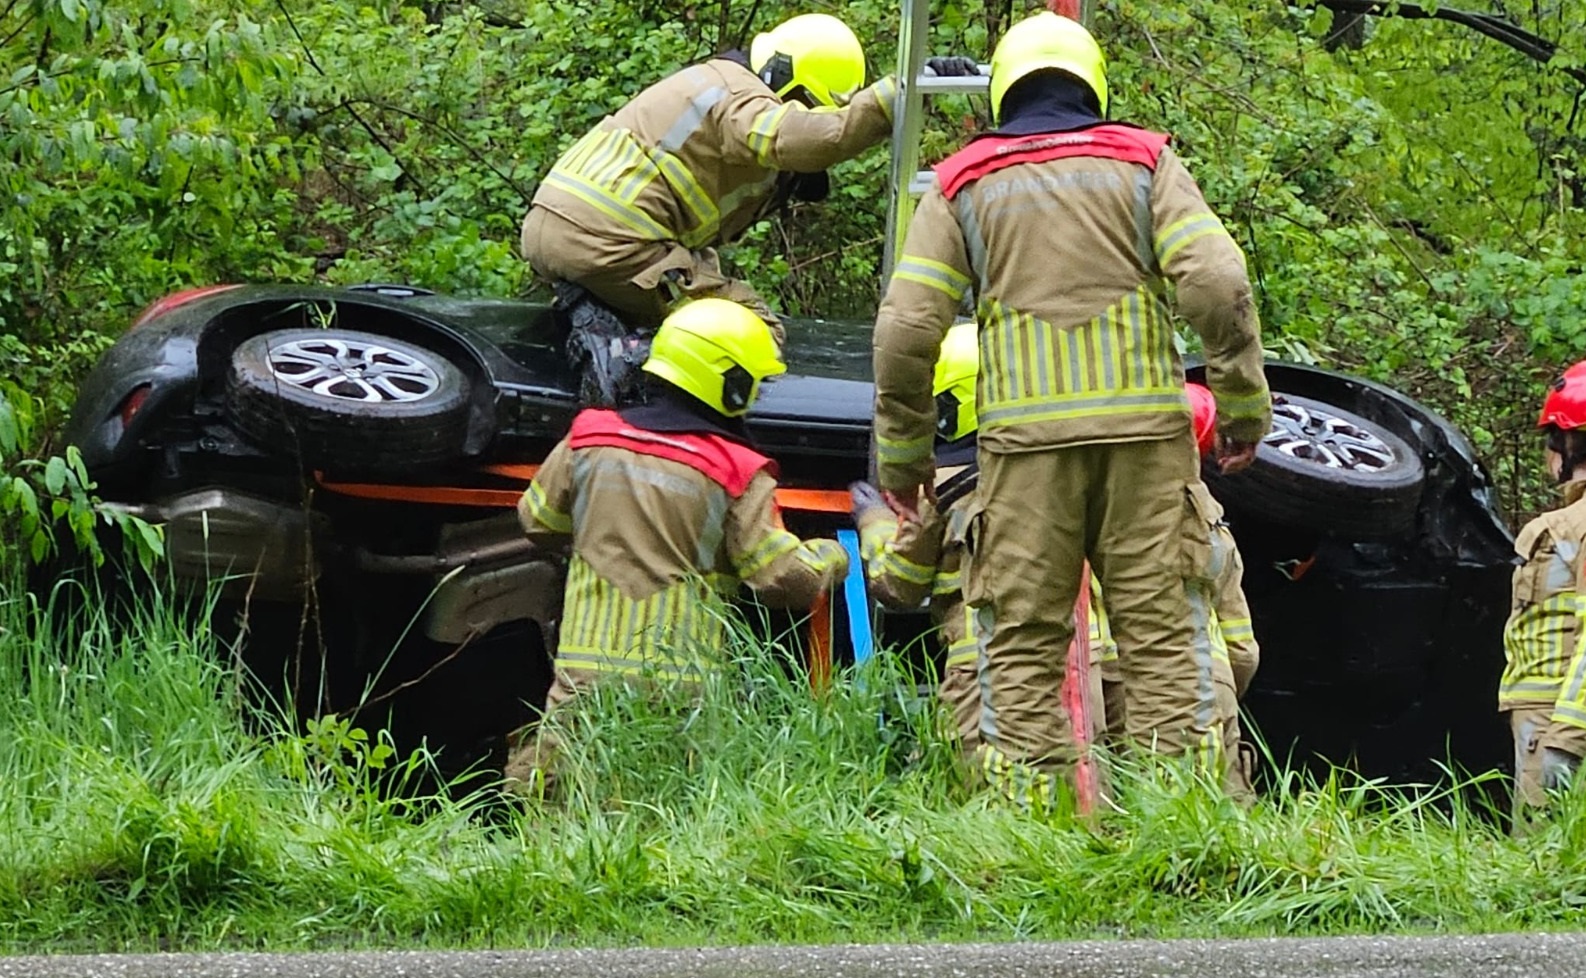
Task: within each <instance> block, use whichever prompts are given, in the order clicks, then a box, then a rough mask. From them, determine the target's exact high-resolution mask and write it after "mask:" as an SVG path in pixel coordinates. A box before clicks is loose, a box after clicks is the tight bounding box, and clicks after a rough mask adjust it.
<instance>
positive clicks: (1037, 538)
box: [875, 12, 1271, 802]
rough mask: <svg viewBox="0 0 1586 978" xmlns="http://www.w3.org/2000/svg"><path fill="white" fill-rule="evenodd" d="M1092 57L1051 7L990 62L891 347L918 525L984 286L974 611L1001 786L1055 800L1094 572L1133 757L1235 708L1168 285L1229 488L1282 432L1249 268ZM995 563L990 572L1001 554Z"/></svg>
mask: <svg viewBox="0 0 1586 978" xmlns="http://www.w3.org/2000/svg"><path fill="white" fill-rule="evenodd" d="M1106 102H1107V81H1106V75H1105V71H1104V65H1103V58H1102V54H1101V51H1100V49H1099V48H1098V47H1097V45H1096V42H1095V40H1094V39H1093V38H1092V37H1091V36H1090V34H1089V32H1087V31H1086V30H1085V29H1084V28H1083V27H1081V26H1080V25H1079V24H1077V23H1075V22H1074V21H1072V20H1068V19H1067V18H1063V17H1059V16H1057V15H1056V14H1053V13H1050V12H1042V13H1038V14H1035V15H1034V16H1031V17H1029V18H1027V19H1025V20H1023V21H1021V22H1019V23H1018V24H1016V25H1014V26H1013V27H1012V28H1011V29H1010V30H1009V31H1008V33H1007V34H1006V35H1005V36H1004V37H1003V39H1002V41H1001V43H999V44H998V45H997V49H996V52H995V53H994V54H993V56H992V67H991V103H992V115H993V117H994V118H995V119H997V120H998V121H999V124H1000V125H1001V128H1000V129H999V130H998V131H997V132H994V133H990V134H988V135H985V136H982V137H980V138H978V139H976V140H974V141H972V142H970V143H969V145H968V146H966V147H965V148H964V149H963V150H961V151H959V152H958V153H956V154H954V155H953V156H952V157H949V158H948V159H947V160H946V161H945V162H943V163H942V164H940V165H939V166H938V167H937V168H936V176H937V185H936V186H935V187H933V188H932V189H931V190H929V191H927V193H926V194H925V195H924V197H923V198H922V199H921V201H920V203H919V206H918V208H917V210H916V211H915V213H914V217H913V221H912V223H911V224H910V226H909V230H908V235H907V238H906V241H905V244H904V247H903V253H902V256H901V258H900V260H899V261H898V263H897V267H896V269H895V271H894V272H893V275H892V279H891V281H890V282H889V283H888V288H887V293H886V298H885V300H884V301H883V303H882V308H881V311H880V314H879V316H878V318H877V325H876V333H875V376H876V385H877V391H876V435H877V454H878V471H879V474H880V481H881V488H882V489H883V490H884V491H888V492H890V493H892V494H893V497H892V502H893V503H894V504H895V506H896V507H897V508H898V509H900V510H902V511H904V512H911V511H913V510H914V508H915V506H916V505H917V502H918V499H919V496H920V491H921V489H922V488H926V489H929V487H930V485H931V482H932V479H933V476H934V471H935V466H934V460H933V458H932V451H931V449H932V431H933V429H934V427H935V421H936V417H935V410H934V405H933V404H932V402H931V398H930V395H929V392H930V389H931V371H932V368H933V365H934V363H935V360H936V358H937V354H938V351H939V349H940V346H941V342H942V334H943V333H944V332H946V331H947V329H948V327H949V325H950V324H951V323H952V320H953V314H954V312H955V311H956V310H957V308H958V305H959V303H960V301H961V300H962V298H963V296H964V295H965V294H966V292H967V291H969V290H971V289H972V290H973V292H974V294H975V296H976V298H977V301H978V304H977V308H976V318H977V319H978V321H979V323H980V341H981V378H980V381H979V385H978V412H979V424H980V429H979V452H978V460H979V467H980V477H979V478H980V481H979V487H978V490H977V493H976V499H975V501H974V503H973V504H972V509H971V512H970V514H969V518H968V528H967V530H966V534H965V537H966V540H965V545H966V549H967V550H968V552H969V574H968V579H967V581H966V585H965V595H964V596H965V600H966V601H967V602H968V604H969V606H970V609H971V619H972V621H973V624H974V629H975V635H976V638H977V641H979V642H980V643H981V649H980V660H979V661H980V678H981V689H982V716H981V722H980V730H981V734H982V736H983V738H984V743H983V745H982V747H981V749H980V755H981V758H980V763H981V765H982V769H983V771H984V772H985V773H986V775H987V776H988V777H989V778H990V779H991V780H992V781H993V782H994V783H996V784H998V785H1000V786H1001V787H1002V789H1003V790H1004V791H1006V792H1007V793H1008V794H1009V795H1010V797H1012V798H1014V799H1015V800H1017V801H1021V802H1023V801H1038V800H1040V799H1042V798H1043V797H1046V796H1049V794H1050V792H1051V791H1052V789H1053V787H1054V785H1055V784H1056V783H1057V782H1056V781H1055V780H1054V778H1053V775H1054V774H1057V773H1066V772H1067V771H1069V770H1070V769H1071V767H1072V762H1073V760H1074V747H1073V738H1072V736H1071V735H1070V731H1069V730H1068V728H1067V726H1066V723H1065V722H1064V720H1063V712H1062V710H1061V701H1062V699H1061V687H1062V681H1063V675H1064V661H1065V652H1066V648H1067V645H1068V642H1069V639H1070V636H1071V634H1072V631H1073V624H1072V614H1071V611H1072V608H1073V606H1074V598H1075V595H1076V593H1077V591H1078V588H1079V586H1080V571H1081V567H1082V566H1083V564H1084V562H1085V560H1086V559H1087V558H1088V559H1089V560H1090V562H1091V565H1092V566H1093V567H1094V569H1095V571H1096V573H1097V576H1098V577H1099V578H1100V580H1101V584H1102V590H1103V592H1104V593H1105V595H1106V597H1107V604H1108V607H1107V611H1108V620H1109V623H1110V625H1111V626H1112V630H1113V635H1114V637H1115V638H1116V639H1117V642H1118V648H1119V664H1120V666H1121V671H1122V673H1123V678H1124V698H1125V701H1126V710H1125V712H1126V722H1127V736H1128V740H1129V741H1130V742H1131V743H1133V744H1138V745H1140V746H1142V747H1146V748H1153V749H1156V750H1158V751H1161V752H1163V753H1167V754H1179V753H1183V752H1186V751H1190V750H1199V749H1209V750H1214V749H1215V744H1214V743H1212V741H1213V739H1214V738H1215V736H1216V733H1215V730H1214V723H1213V718H1214V716H1215V708H1216V704H1215V696H1214V695H1213V691H1212V689H1211V686H1210V684H1209V683H1207V682H1205V675H1204V673H1203V671H1202V669H1201V667H1200V664H1199V662H1198V660H1197V658H1196V655H1195V648H1194V642H1195V631H1194V626H1193V623H1192V619H1191V616H1190V605H1189V599H1188V596H1187V594H1186V589H1185V583H1184V578H1183V575H1182V573H1181V558H1182V550H1183V545H1182V543H1181V540H1180V534H1181V530H1182V524H1183V514H1184V506H1185V490H1186V488H1187V487H1188V486H1189V485H1190V483H1191V482H1193V481H1194V480H1195V478H1196V472H1195V453H1194V449H1193V447H1192V436H1191V434H1190V424H1189V407H1188V404H1187V403H1186V399H1185V394H1184V374H1183V365H1182V363H1181V362H1180V360H1179V358H1178V353H1177V351H1176V349H1175V347H1174V343H1173V330H1172V325H1171V318H1170V314H1169V310H1168V308H1167V306H1166V305H1165V304H1164V301H1163V298H1162V296H1163V291H1164V290H1163V285H1164V284H1165V283H1167V282H1171V283H1172V284H1173V285H1174V286H1176V290H1177V300H1178V308H1179V311H1180V312H1181V313H1182V314H1183V315H1184V316H1185V317H1186V318H1187V319H1188V320H1189V322H1190V324H1191V325H1192V326H1193V327H1194V328H1195V329H1196V331H1197V332H1198V333H1199V334H1200V336H1201V339H1202V342H1203V346H1204V350H1205V355H1206V361H1207V379H1208V382H1209V384H1210V386H1211V388H1212V390H1213V391H1215V392H1216V394H1217V400H1218V437H1219V446H1218V455H1219V461H1220V463H1221V464H1222V465H1223V466H1224V469H1225V471H1233V470H1236V469H1238V468H1242V467H1244V466H1245V465H1248V464H1249V462H1250V460H1251V459H1252V458H1253V457H1254V454H1255V446H1256V443H1257V442H1258V441H1259V440H1260V439H1261V437H1262V436H1263V435H1264V434H1265V432H1266V431H1267V429H1268V426H1269V424H1270V415H1271V403H1270V395H1269V393H1268V390H1267V386H1266V380H1265V377H1264V376H1263V374H1262V369H1261V344H1260V339H1259V324H1258V322H1257V319H1256V313H1255V306H1254V302H1253V300H1252V296H1251V291H1250V282H1249V278H1248V276H1247V275H1246V272H1245V263H1244V256H1243V254H1242V253H1241V252H1240V250H1239V247H1238V246H1237V245H1236V244H1235V243H1234V241H1233V239H1232V238H1231V237H1230V236H1229V235H1228V232H1227V231H1226V230H1225V229H1224V228H1223V225H1222V223H1221V222H1220V221H1219V220H1218V219H1217V217H1216V215H1214V214H1213V213H1212V212H1211V210H1210V209H1209V208H1208V207H1207V205H1206V202H1205V200H1204V198H1203V197H1202V196H1201V193H1200V190H1199V188H1198V187H1197V186H1196V184H1195V181H1194V179H1193V178H1191V177H1190V175H1189V172H1188V171H1187V170H1186V169H1185V168H1184V166H1183V164H1181V163H1180V162H1179V161H1178V159H1177V157H1176V156H1175V155H1174V154H1173V152H1172V150H1170V149H1169V148H1168V146H1167V142H1168V137H1167V136H1164V135H1160V134H1157V133H1152V132H1148V131H1146V130H1144V129H1138V128H1135V127H1133V126H1127V125H1120V124H1112V123H1106V122H1103V121H1102V113H1103V112H1104V111H1105V109H1106ZM982 557H986V558H988V559H980V558H982Z"/></svg>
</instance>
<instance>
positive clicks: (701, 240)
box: [523, 14, 975, 343]
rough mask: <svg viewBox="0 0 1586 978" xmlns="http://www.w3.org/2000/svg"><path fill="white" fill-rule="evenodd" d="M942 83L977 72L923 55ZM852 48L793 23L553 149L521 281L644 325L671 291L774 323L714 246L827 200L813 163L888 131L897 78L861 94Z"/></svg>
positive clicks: (847, 39) (832, 160)
mask: <svg viewBox="0 0 1586 978" xmlns="http://www.w3.org/2000/svg"><path fill="white" fill-rule="evenodd" d="M930 63H931V64H932V66H933V67H934V69H935V70H936V71H937V72H938V73H940V74H968V73H973V72H974V70H975V66H974V62H973V61H970V60H969V59H967V58H933V59H931V60H930ZM864 78H865V56H864V51H863V49H862V47H861V46H860V43H859V39H858V38H857V37H855V36H854V33H853V31H851V30H850V29H849V28H848V27H847V26H846V25H845V24H843V22H842V21H840V20H838V19H837V18H835V17H832V16H830V15H827V14H804V15H802V16H798V17H793V18H791V19H789V20H787V21H784V22H783V23H781V24H779V25H778V26H776V27H775V28H773V29H772V30H770V31H767V32H765V33H763V34H759V35H756V37H755V38H754V40H753V42H751V44H750V46H749V53H748V55H747V56H745V55H744V54H742V53H741V52H728V53H726V54H723V55H720V56H718V57H715V58H712V59H710V60H708V61H705V62H703V63H700V64H696V65H692V66H690V67H688V68H685V69H683V70H682V71H679V72H677V73H676V74H674V75H671V76H669V77H667V78H665V79H663V80H662V81H660V82H657V83H656V84H654V85H651V86H650V87H649V88H646V89H645V90H644V91H642V92H640V93H639V94H638V95H636V96H634V98H633V99H632V100H631V101H630V102H628V104H627V105H625V106H623V107H622V108H621V109H619V110H618V111H617V112H616V114H614V115H610V116H607V117H606V118H605V119H603V120H602V121H601V122H600V124H599V125H598V126H596V127H595V128H594V129H592V130H591V131H590V132H588V133H587V134H585V135H584V137H583V138H582V139H579V140H578V141H577V142H576V143H574V144H573V145H572V146H571V147H569V148H568V149H567V151H566V152H564V153H563V154H562V155H561V157H560V158H559V159H558V160H557V161H556V164H555V165H554V166H553V167H552V168H551V172H550V174H549V175H547V176H546V178H545V179H544V181H543V182H541V184H540V185H539V187H538V188H537V189H536V191H535V194H534V200H533V202H532V204H531V205H530V208H529V213H528V216H527V217H526V218H525V219H524V221H523V257H524V258H525V259H526V260H527V261H528V263H529V265H530V267H531V268H533V270H534V272H535V274H537V275H539V276H541V277H542V278H545V279H549V280H556V279H563V280H566V281H569V282H576V283H578V284H579V285H582V286H584V287H585V288H587V289H588V290H589V291H590V292H592V293H594V294H595V295H596V297H598V298H599V299H601V300H602V301H604V302H605V303H606V304H608V305H610V306H611V307H612V308H614V309H616V310H617V312H619V313H621V314H623V315H624V316H625V318H627V319H628V320H629V322H630V325H632V326H635V327H638V328H642V329H649V328H653V327H654V326H655V325H656V324H657V323H659V322H660V321H661V318H662V317H663V316H664V315H665V313H666V309H667V308H668V306H669V304H670V303H671V302H672V301H673V300H674V298H677V297H679V296H696V297H697V296H710V295H714V296H719V297H722V298H727V299H733V300H736V301H738V302H741V303H744V304H745V305H748V306H749V307H750V308H752V309H754V310H755V311H756V312H758V313H759V314H760V315H761V316H762V317H763V318H765V319H766V320H767V321H768V322H770V323H771V325H772V329H773V331H775V332H776V335H777V340H778V343H780V342H781V340H782V331H781V325H780V323H779V322H778V321H777V319H776V318H775V317H774V316H773V315H772V313H771V310H770V309H769V308H768V307H767V306H766V304H765V302H764V301H763V300H762V299H761V298H760V297H759V296H758V295H757V294H756V293H755V291H754V289H753V288H752V287H750V286H749V284H748V283H746V282H742V281H737V280H734V279H730V278H727V277H726V276H725V275H724V274H723V273H722V270H721V265H720V262H719V260H718V258H717V255H716V250H715V249H716V247H717V246H719V245H721V244H724V243H726V242H728V241H731V240H733V239H734V238H735V237H737V236H738V235H739V234H741V233H742V232H743V231H744V230H745V229H747V228H748V227H749V226H750V225H752V224H754V223H755V222H756V221H757V220H760V219H761V218H762V217H765V216H769V215H770V214H771V213H772V212H774V211H775V210H776V209H777V208H778V207H780V206H781V204H782V203H784V202H785V201H787V200H788V199H790V198H792V197H798V198H800V199H820V198H822V197H824V196H825V193H826V188H827V179H826V175H825V170H826V169H827V168H828V167H830V166H833V165H835V164H837V163H841V162H843V161H844V160H849V159H852V158H854V157H856V156H858V155H859V154H860V153H862V152H864V151H865V150H866V149H869V148H870V147H871V146H874V145H876V144H877V143H880V142H882V141H883V140H885V139H886V138H887V137H888V136H890V135H891V133H892V111H893V102H894V100H895V99H896V97H897V85H896V83H895V82H894V81H893V79H892V78H891V77H887V78H883V79H882V80H881V81H879V82H876V83H875V84H874V85H871V86H870V87H868V88H865V89H862V90H861V88H860V86H861V85H862V84H863V83H864Z"/></svg>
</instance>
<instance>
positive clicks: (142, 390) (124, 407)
mask: <svg viewBox="0 0 1586 978" xmlns="http://www.w3.org/2000/svg"><path fill="white" fill-rule="evenodd" d="M153 387H154V385H153V384H139V385H138V386H136V387H134V388H132V392H131V393H130V394H128V395H127V396H126V397H124V398H122V399H121V406H120V407H118V408H116V414H118V415H120V417H121V427H122V429H123V430H125V429H126V428H128V427H130V426H131V425H132V418H133V416H134V415H136V414H137V413H138V411H139V410H140V409H141V408H142V407H143V402H144V401H147V400H148V399H149V391H150V390H151V389H152V388H153Z"/></svg>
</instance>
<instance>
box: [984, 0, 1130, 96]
mask: <svg viewBox="0 0 1586 978" xmlns="http://www.w3.org/2000/svg"><path fill="white" fill-rule="evenodd" d="M1048 70H1055V71H1063V72H1067V73H1068V74H1070V75H1073V76H1074V77H1075V78H1078V79H1079V80H1080V81H1082V82H1084V83H1085V84H1086V85H1089V86H1090V90H1091V91H1092V92H1095V93H1096V102H1097V104H1098V107H1099V108H1100V109H1101V111H1102V113H1103V114H1105V113H1106V111H1107V59H1106V58H1105V57H1104V56H1103V55H1102V53H1101V46H1100V45H1098V44H1097V43H1096V39H1095V38H1094V37H1091V36H1090V31H1087V30H1086V29H1085V28H1084V27H1083V26H1082V25H1081V24H1080V23H1079V22H1078V21H1075V20H1070V19H1068V18H1067V17H1060V16H1058V15H1057V14H1054V13H1052V12H1051V11H1049V10H1043V11H1041V12H1040V13H1038V14H1035V15H1033V16H1030V17H1026V18H1025V19H1024V20H1021V21H1019V22H1018V23H1017V24H1014V25H1013V26H1012V27H1010V28H1008V33H1006V34H1004V35H1002V40H1001V41H998V42H997V50H996V51H994V52H992V55H991V118H992V121H994V122H997V123H999V124H1000V123H1001V122H1002V97H1003V96H1004V95H1007V94H1008V89H1010V88H1012V87H1013V83H1014V82H1016V81H1018V80H1019V79H1021V78H1024V77H1025V76H1027V75H1030V74H1033V73H1035V72H1037V71H1048Z"/></svg>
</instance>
